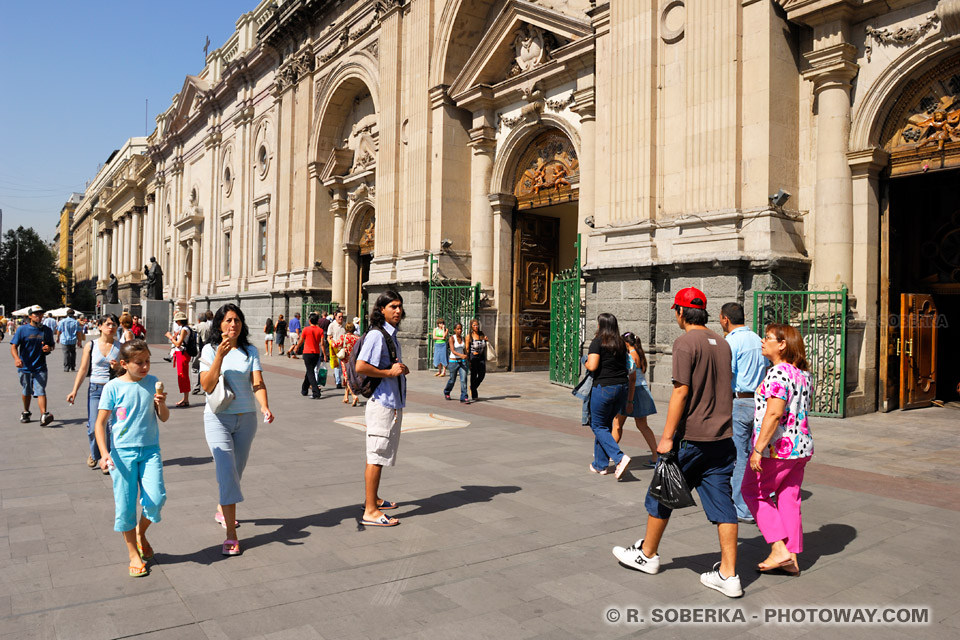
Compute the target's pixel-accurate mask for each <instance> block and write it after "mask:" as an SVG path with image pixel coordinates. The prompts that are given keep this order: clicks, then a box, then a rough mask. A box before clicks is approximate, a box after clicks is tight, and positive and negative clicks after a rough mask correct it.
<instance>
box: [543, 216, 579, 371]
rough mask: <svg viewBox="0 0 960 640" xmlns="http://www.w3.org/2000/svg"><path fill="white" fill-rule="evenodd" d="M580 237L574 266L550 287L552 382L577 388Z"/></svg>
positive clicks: (563, 272)
mask: <svg viewBox="0 0 960 640" xmlns="http://www.w3.org/2000/svg"><path fill="white" fill-rule="evenodd" d="M581 275H582V274H581V271H580V234H577V243H576V258H574V263H573V266H572V267H571V268H569V269H567V270H566V271H561V272H560V273H558V274H557V275H556V276H555V277H554V279H553V282H552V283H550V382H553V383H555V384H562V385H567V386H571V387H572V386H574V385H576V384H577V381H578V380H579V378H580V343H581V341H582V339H583V338H582V333H583V329H584V326H583V317H584V316H583V308H582V306H581V303H582V299H581V296H580V278H581Z"/></svg>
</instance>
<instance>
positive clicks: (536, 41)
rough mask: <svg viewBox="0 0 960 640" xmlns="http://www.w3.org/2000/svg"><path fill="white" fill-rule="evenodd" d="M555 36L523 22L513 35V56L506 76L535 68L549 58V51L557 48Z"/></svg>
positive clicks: (512, 75)
mask: <svg viewBox="0 0 960 640" xmlns="http://www.w3.org/2000/svg"><path fill="white" fill-rule="evenodd" d="M557 44H558V43H557V39H556V37H555V36H554V35H553V34H552V33H550V32H548V31H544V30H543V29H541V28H540V27H537V26H534V25H532V24H527V23H524V24H523V26H521V27H520V28H519V29H517V31H516V32H515V33H514V36H513V50H514V53H515V57H514V59H513V64H512V65H511V66H510V70H509V71H508V72H507V77H508V78H512V77H514V76H518V75H520V74H521V73H525V72H527V71H530V70H532V69H536V68H537V67H539V66H540V65H542V64H543V63H545V62H547V61H548V60H550V52H551V51H553V50H554V49H556V48H557Z"/></svg>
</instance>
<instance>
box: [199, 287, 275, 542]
mask: <svg viewBox="0 0 960 640" xmlns="http://www.w3.org/2000/svg"><path fill="white" fill-rule="evenodd" d="M200 358H201V359H200V386H201V387H203V390H204V391H206V392H207V393H208V394H210V393H212V392H213V390H214V389H215V388H216V386H217V383H218V382H219V380H220V376H221V375H222V376H223V378H224V381H225V382H226V384H228V385H229V386H230V389H231V390H233V393H234V394H235V396H236V397H235V398H234V399H233V401H232V402H231V403H230V405H229V406H227V407H226V408H224V409H221V410H220V411H219V412H217V413H214V412H213V410H212V409H211V408H210V404H209V402H208V403H207V406H206V408H205V409H204V410H203V430H204V433H205V435H206V437H207V445H208V446H209V447H210V453H212V454H213V461H214V463H215V464H216V467H217V484H218V485H219V487H220V501H219V504H218V505H217V512H216V513H215V514H214V519H215V520H216V521H217V522H219V523H220V525H221V526H222V527H223V528H224V529H226V530H227V539H226V540H224V542H223V547H222V549H221V553H223V555H225V556H235V555H239V554H240V541H239V540H238V539H237V526H238V524H239V523H238V522H237V520H236V515H237V503H238V502H243V493H242V492H241V491H240V478H241V477H242V476H243V469H244V467H245V466H246V464H247V459H248V458H249V456H250V447H251V446H252V445H253V438H254V436H255V435H256V434H257V407H256V404H259V405H260V412H261V413H262V414H263V421H264V422H266V423H270V422H273V417H274V416H273V413H272V412H271V411H270V406H269V403H268V401H267V387H266V385H265V384H264V382H263V369H262V368H261V366H260V353H259V352H258V351H257V348H256V347H255V346H253V345H252V344H250V340H249V330H248V329H247V325H246V322H244V318H243V311H241V310H240V307H238V306H237V305H235V304H225V305H223V306H222V307H220V308H219V309H217V313H216V315H214V317H213V328H212V330H211V334H210V342H209V343H208V344H205V345H204V346H203V351H202V352H201V354H200ZM254 399H256V402H254Z"/></svg>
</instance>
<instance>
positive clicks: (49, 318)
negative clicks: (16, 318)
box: [42, 313, 57, 333]
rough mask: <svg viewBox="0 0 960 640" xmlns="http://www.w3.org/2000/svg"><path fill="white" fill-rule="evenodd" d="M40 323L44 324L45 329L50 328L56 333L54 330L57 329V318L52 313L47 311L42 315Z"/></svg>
mask: <svg viewBox="0 0 960 640" xmlns="http://www.w3.org/2000/svg"><path fill="white" fill-rule="evenodd" d="M42 324H43V326H45V327H46V328H47V329H50V331H51V333H56V331H57V319H56V318H54V317H53V315H52V314H50V313H47V314H46V315H45V316H44V317H43V322H42Z"/></svg>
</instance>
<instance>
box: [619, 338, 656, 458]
mask: <svg viewBox="0 0 960 640" xmlns="http://www.w3.org/2000/svg"><path fill="white" fill-rule="evenodd" d="M623 341H624V342H625V343H626V344H627V371H628V372H630V371H635V372H636V374H637V381H636V383H635V385H636V388H635V390H634V392H633V406H632V407H630V408H631V409H632V411H626V410H624V413H621V414H620V415H618V416H617V419H616V420H615V421H614V423H613V439H614V440H616V441H617V442H620V438H621V437H622V436H623V425H624V423H625V422H626V421H627V416H632V417H633V419H634V421H635V422H636V423H637V429H639V430H640V433H641V434H642V435H643V439H644V440H645V441H646V443H647V446H648V447H649V448H650V456H651V457H650V459H649V460H648V461H647V462H646V463H644V466H646V467H653V466H655V465H656V463H657V444H658V443H657V439H656V438H655V437H654V435H653V429H651V428H650V426H649V425H648V424H647V416H650V415H653V414H655V413H656V412H657V407H656V405H654V404H653V396H652V395H650V386H649V385H648V384H647V376H646V375H645V374H646V373H647V356H646V354H644V353H643V347H642V346H641V344H640V338H638V337H637V336H636V335H634V334H632V333H630V332H629V331H628V332H626V333H625V334H623Z"/></svg>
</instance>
